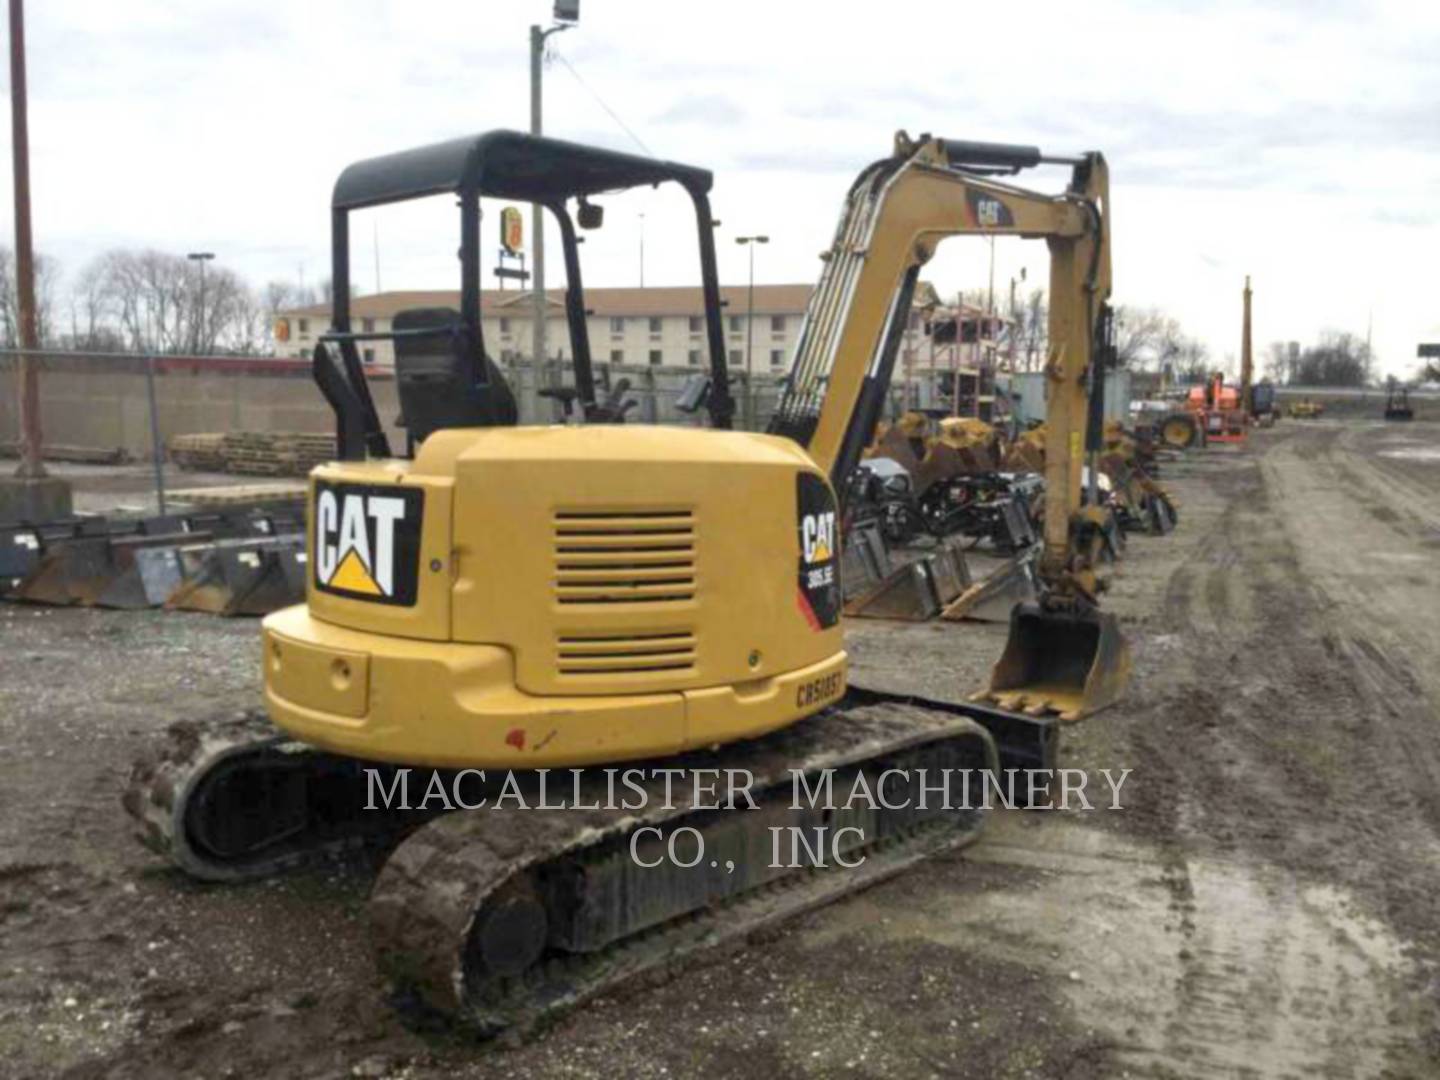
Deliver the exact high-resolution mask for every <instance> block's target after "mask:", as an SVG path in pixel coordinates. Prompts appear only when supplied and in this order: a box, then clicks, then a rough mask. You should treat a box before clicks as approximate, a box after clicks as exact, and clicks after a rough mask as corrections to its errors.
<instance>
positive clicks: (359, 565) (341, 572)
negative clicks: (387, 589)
mask: <svg viewBox="0 0 1440 1080" xmlns="http://www.w3.org/2000/svg"><path fill="white" fill-rule="evenodd" d="M329 585H330V587H331V588H332V589H344V590H345V591H346V592H356V593H369V594H370V595H371V596H379V595H381V594H380V586H379V585H376V584H375V579H374V578H372V577H371V576H370V571H369V570H367V569H366V568H365V563H364V561H363V560H361V558H360V556H359V555H357V554H355V549H354V548H351V549H350V550H349V551H348V552H346V553H345V558H343V559H341V560H340V565H339V566H337V567H336V568H335V573H334V574H332V575H331V577H330V581H329Z"/></svg>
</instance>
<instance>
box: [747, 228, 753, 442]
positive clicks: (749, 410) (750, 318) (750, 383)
mask: <svg viewBox="0 0 1440 1080" xmlns="http://www.w3.org/2000/svg"><path fill="white" fill-rule="evenodd" d="M745 246H746V247H748V248H749V249H750V284H749V285H748V286H747V287H746V290H745V291H746V295H747V299H746V315H745V429H746V430H747V431H754V430H755V364H754V360H753V355H754V354H753V350H752V346H753V345H754V343H755V245H754V244H746V245H745Z"/></svg>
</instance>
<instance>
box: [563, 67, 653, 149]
mask: <svg viewBox="0 0 1440 1080" xmlns="http://www.w3.org/2000/svg"><path fill="white" fill-rule="evenodd" d="M550 55H551V56H552V57H553V58H554V59H556V60H559V61H560V63H562V64H564V65H565V70H566V71H568V72H570V74H571V75H572V76H574V78H575V81H576V82H578V83H579V84H580V85H581V86H582V87H584V88H585V92H586V93H587V94H589V95H590V96H591V97H592V98H594V99H595V102H596V104H597V105H599V106H600V108H602V109H604V110H605V112H606V114H607V115H608V116H609V117H610V119H611V120H614V121H615V123H617V124H619V125H620V127H621V129H622V130H624V132H625V134H626V135H629V136H630V138H632V139H634V140H635V145H636V146H638V147H640V149H641V150H644V151H645V153H646V154H648V155H649V156H650V157H654V156H655V152H654V151H653V150H651V149H650V147H648V146H646V145H645V140H644V139H642V138H640V136H639V135H636V134H635V132H634V130H633V129H632V128H631V127H630V125H629V124H627V123H625V121H624V120H621V119H620V116H619V114H618V113H616V112H615V110H614V109H612V108H610V106H609V105H607V104H605V99H604V98H602V97H601V96H600V95H599V94H597V93H596V92H595V91H594V90H593V89H592V88H591V86H590V84H589V83H587V82H586V81H585V80H584V79H582V78H581V77H580V73H579V72H578V71H576V70H575V65H574V64H572V63H570V61H569V60H567V59H565V57H564V56H562V55H561V54H560V53H559V52H557V51H555V50H553V49H552V50H551V51H550Z"/></svg>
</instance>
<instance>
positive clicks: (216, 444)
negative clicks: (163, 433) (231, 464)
mask: <svg viewBox="0 0 1440 1080" xmlns="http://www.w3.org/2000/svg"><path fill="white" fill-rule="evenodd" d="M224 443H225V436H224V435H221V434H216V435H172V436H171V437H170V445H169V447H168V448H167V449H168V451H169V454H170V460H171V461H173V462H174V463H175V464H176V465H178V466H180V468H182V469H185V470H187V471H189V472H224V471H225V457H224V454H223V453H222V448H223V446H224Z"/></svg>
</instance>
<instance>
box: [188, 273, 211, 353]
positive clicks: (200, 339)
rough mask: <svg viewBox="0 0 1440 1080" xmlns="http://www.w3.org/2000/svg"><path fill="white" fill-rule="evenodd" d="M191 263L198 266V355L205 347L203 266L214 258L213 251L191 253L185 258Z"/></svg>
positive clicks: (196, 350)
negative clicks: (195, 263)
mask: <svg viewBox="0 0 1440 1080" xmlns="http://www.w3.org/2000/svg"><path fill="white" fill-rule="evenodd" d="M185 257H186V258H187V259H189V260H190V261H191V262H197V263H199V264H200V331H199V333H198V334H197V335H196V338H195V352H196V354H197V355H198V354H199V352H200V350H201V349H202V348H204V346H205V323H206V318H205V264H206V263H207V262H209V261H210V260H211V259H213V258H215V253H214V252H213V251H192V252H190V254H188V255H186V256H185Z"/></svg>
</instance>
